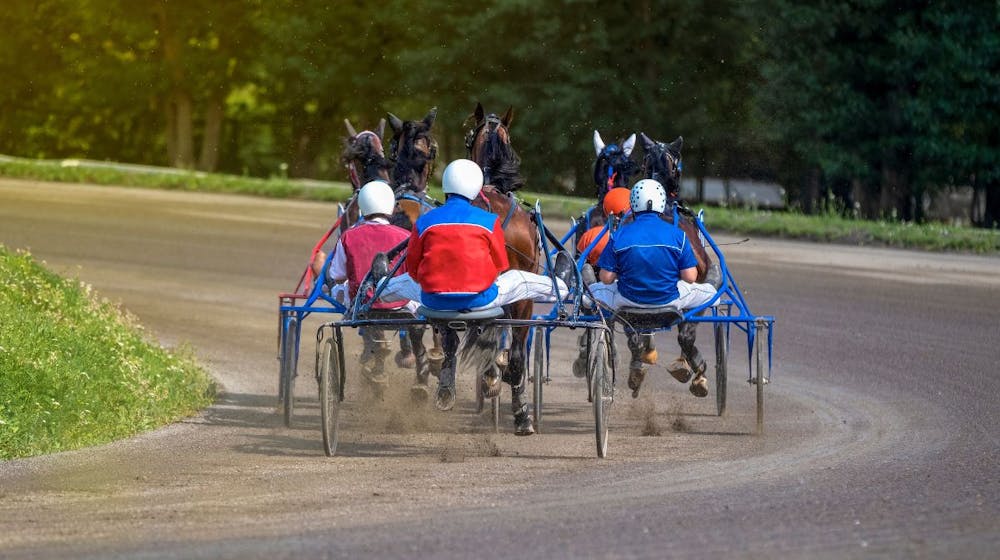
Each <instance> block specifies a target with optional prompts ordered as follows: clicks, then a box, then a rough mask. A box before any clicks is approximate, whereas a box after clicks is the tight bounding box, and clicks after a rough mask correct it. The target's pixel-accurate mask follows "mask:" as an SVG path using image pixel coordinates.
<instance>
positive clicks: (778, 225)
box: [705, 208, 1000, 253]
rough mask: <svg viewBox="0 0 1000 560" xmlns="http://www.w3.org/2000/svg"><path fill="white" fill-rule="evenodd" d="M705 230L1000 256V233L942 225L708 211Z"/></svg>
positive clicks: (779, 213) (797, 214)
mask: <svg viewBox="0 0 1000 560" xmlns="http://www.w3.org/2000/svg"><path fill="white" fill-rule="evenodd" d="M705 226H706V228H708V230H709V231H715V230H722V231H729V232H736V233H739V234H757V235H764V236H769V237H782V238H788V239H805V240H810V241H821V242H828V243H842V244H849V245H874V246H885V247H900V248H913V249H924V250H928V251H960V252H972V253H996V252H998V251H1000V231H997V230H988V229H979V228H971V227H954V226H947V225H944V224H938V223H927V224H913V223H899V222H888V221H867V220H852V219H847V218H843V217H840V216H836V215H823V216H806V215H804V214H799V213H795V212H773V211H766V210H735V209H731V208H708V209H706V210H705Z"/></svg>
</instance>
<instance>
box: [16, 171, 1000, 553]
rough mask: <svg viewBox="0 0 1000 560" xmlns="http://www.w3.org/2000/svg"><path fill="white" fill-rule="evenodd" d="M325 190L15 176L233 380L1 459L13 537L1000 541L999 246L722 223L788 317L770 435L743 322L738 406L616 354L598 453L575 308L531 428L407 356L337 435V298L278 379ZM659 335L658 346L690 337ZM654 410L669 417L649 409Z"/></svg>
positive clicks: (710, 546) (139, 302) (765, 306)
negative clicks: (326, 417) (290, 405)
mask: <svg viewBox="0 0 1000 560" xmlns="http://www.w3.org/2000/svg"><path fill="white" fill-rule="evenodd" d="M330 212H331V209H330V207H329V206H325V205H318V204H311V203H299V202H274V201H264V200H257V199H250V198H241V197H226V196H211V195H201V196H197V195H190V194H182V193H169V192H155V191H141V190H131V189H114V188H98V187H81V186H69V185H46V184H39V183H31V182H23V181H0V242H2V243H4V244H6V245H7V246H8V247H12V248H15V247H30V248H31V250H32V252H33V253H34V254H35V256H36V257H38V258H41V259H44V260H45V261H47V263H48V264H49V266H50V267H52V268H54V269H56V270H58V271H60V272H63V273H66V274H71V275H77V276H79V277H80V278H81V279H84V280H86V281H88V282H90V283H92V284H94V285H95V287H97V289H98V290H99V291H100V292H101V293H103V294H104V295H107V296H109V297H111V298H113V299H120V300H121V301H122V302H123V304H124V305H125V306H126V307H127V308H129V309H130V310H131V311H133V312H134V313H135V314H137V315H138V316H139V317H140V319H141V321H142V322H143V323H144V324H145V325H146V326H147V327H148V328H149V330H150V331H151V332H152V333H154V334H155V335H156V336H158V337H159V338H160V340H162V341H163V342H164V343H165V344H168V345H172V344H176V343H179V342H184V341H186V342H190V343H191V344H192V345H193V346H194V347H195V349H196V352H197V355H198V356H199V357H200V358H201V360H202V361H203V363H205V364H206V365H207V366H208V367H209V368H210V370H211V371H212V373H213V375H214V376H215V377H216V378H217V379H218V380H219V381H220V383H221V384H222V386H223V387H224V389H225V392H224V393H223V395H222V397H221V399H220V401H219V403H218V404H216V405H215V406H213V407H211V408H210V409H209V410H207V411H206V412H205V414H203V415H202V416H200V417H197V418H193V419H190V420H188V421H185V422H182V423H180V424H177V425H174V426H170V427H167V428H164V429H162V430H158V431H156V432H153V433H150V434H146V435H143V436H140V437H137V438H134V439H132V440H128V441H124V442H118V443H115V444H112V445H107V446H103V447H99V448H93V449H86V450H81V451H77V452H72V453H63V454H59V455H55V456H49V457H39V458H34V459H28V460H20V461H10V462H6V463H0V557H4V558H22V557H23V558H28V557H32V558H34V557H72V558H80V557H100V558H107V557H143V558H145V557H155V558H159V557H167V558H219V557H222V558H245V557H279V558H280V557H296V558H305V557H355V556H360V555H367V556H378V557H413V556H429V555H431V554H432V553H433V554H434V555H436V556H439V557H470V556H476V557H505V558H509V557H512V556H521V555H539V556H541V557H570V556H599V557H622V556H624V557H656V558H660V557H664V556H670V557H704V556H706V555H708V556H727V557H728V556H749V555H751V554H753V555H765V556H761V557H768V556H775V555H777V556H795V557H802V556H809V557H814V556H836V557H844V556H849V557H853V556H868V555H887V556H891V557H907V558H909V557H932V556H933V557H940V556H944V557H987V556H991V555H993V554H995V550H996V548H997V546H998V545H1000V465H998V453H997V450H998V449H1000V427H998V423H997V420H996V419H997V416H998V413H1000V403H998V397H997V395H998V394H1000V381H998V377H997V375H996V363H997V359H998V358H1000V351H998V350H997V348H998V343H1000V332H998V329H997V327H996V316H997V313H998V312H1000V259H997V258H995V257H989V258H984V257H972V256H962V255H937V254H927V253H919V252H908V251H890V250H882V249H860V248H849V247H833V246H823V245H813V244H804V243H794V242H779V241H765V240H753V241H751V242H750V243H748V244H743V245H734V246H729V247H726V255H727V259H728V261H729V265H730V268H731V269H732V271H733V273H734V275H735V276H736V278H737V279H738V280H739V281H740V284H741V286H742V287H743V289H744V292H745V294H746V296H747V298H748V300H749V301H750V303H751V306H752V308H753V309H754V310H755V311H757V312H760V313H769V314H772V315H774V316H776V317H777V318H778V323H777V327H776V356H775V366H776V369H775V372H774V378H773V383H772V384H771V385H769V386H768V389H767V399H768V400H767V405H768V408H767V418H766V424H767V433H766V435H764V436H763V437H754V436H752V435H750V432H751V431H752V429H753V423H754V416H753V400H752V396H753V394H752V393H753V392H752V390H751V388H750V386H749V385H746V384H745V383H744V382H743V380H744V379H745V372H746V358H745V343H743V342H741V341H739V339H735V340H734V344H733V349H732V352H731V358H730V371H731V373H730V377H729V387H730V389H729V395H730V398H729V406H728V412H727V414H726V416H724V417H722V418H719V417H716V416H715V414H714V399H712V398H709V399H695V398H694V397H692V396H691V395H690V394H688V393H687V390H686V389H685V388H684V387H682V386H680V385H678V384H677V383H676V382H674V381H673V380H672V379H670V378H669V376H668V375H667V374H666V372H665V371H664V370H662V369H659V370H657V371H654V372H653V374H652V375H651V379H650V380H649V381H648V382H647V383H648V386H647V387H646V390H645V391H644V396H643V397H642V398H640V399H639V400H637V401H632V399H630V398H629V397H628V394H627V391H626V390H625V388H624V383H622V382H621V381H620V382H619V392H618V399H617V401H616V404H615V409H614V416H613V419H612V426H611V440H610V457H609V458H608V459H606V460H599V459H596V458H595V457H594V442H593V433H592V432H593V424H592V419H591V416H590V409H589V407H588V406H587V403H586V401H585V397H586V393H585V389H584V387H583V384H582V383H581V382H580V381H579V380H577V379H575V378H573V377H572V375H571V374H570V373H569V362H570V360H571V359H572V355H573V344H574V343H575V338H576V335H575V333H562V334H557V335H555V336H554V337H553V341H554V344H555V347H556V350H555V352H556V356H555V357H554V358H553V364H554V373H553V382H552V384H550V385H549V386H547V387H546V408H545V411H546V416H545V424H544V433H542V434H540V435H537V436H534V437H531V438H515V437H514V436H512V435H510V432H511V426H510V420H509V415H506V414H505V415H504V420H505V422H506V424H505V429H504V433H501V434H498V435H495V434H493V433H492V431H491V430H490V428H489V426H488V424H487V422H486V420H485V418H479V417H477V416H475V415H473V414H472V409H471V407H472V403H471V381H468V382H467V383H463V381H467V380H464V379H460V381H459V383H460V394H459V398H460V403H459V406H458V407H456V410H455V411H453V412H451V413H449V414H440V413H436V412H433V411H431V410H428V409H418V410H414V409H413V408H412V407H411V406H410V405H409V403H408V400H407V399H406V398H405V389H406V387H407V385H408V382H409V377H408V376H409V373H408V372H399V373H398V374H396V377H395V378H394V380H395V381H396V383H394V389H395V390H394V392H393V394H390V395H389V397H388V398H387V399H386V401H384V402H382V403H374V404H373V403H367V404H366V403H365V401H364V399H363V395H360V394H359V393H360V387H359V384H358V383H357V382H356V377H355V378H354V379H355V381H354V382H353V383H352V381H351V380H349V384H351V385H350V386H349V391H350V393H349V399H350V408H349V409H348V411H347V416H346V418H345V422H344V424H343V429H344V433H345V435H344V437H343V439H342V442H341V446H340V449H339V451H340V453H341V455H340V456H338V457H335V458H332V459H328V458H326V457H324V456H323V453H322V451H321V449H320V436H319V424H318V416H317V410H316V398H315V391H316V386H315V383H314V381H313V380H312V378H311V374H312V369H313V368H312V356H311V352H312V348H313V343H312V341H311V339H310V333H311V332H313V330H314V328H315V325H317V324H318V323H319V319H315V320H313V322H312V323H311V324H307V328H306V329H304V331H305V333H306V335H305V336H304V342H303V353H304V357H303V360H302V363H301V371H302V376H301V377H300V378H299V383H298V386H297V394H298V396H299V397H300V399H299V400H300V403H301V406H300V408H299V410H300V412H299V416H298V418H297V422H296V425H295V426H294V427H293V428H291V429H286V428H284V427H283V425H282V424H281V422H280V420H279V417H278V416H277V415H276V414H275V413H274V405H275V394H276V371H277V363H276V361H275V335H276V320H277V319H276V312H275V308H276V303H277V300H276V297H275V294H276V293H277V292H279V291H283V290H287V289H289V288H291V287H292V285H293V284H294V281H295V280H296V279H297V278H298V274H299V272H300V271H301V269H302V267H303V266H304V260H305V258H306V256H307V252H308V250H309V248H310V247H311V246H312V244H313V242H314V241H315V240H316V239H317V238H318V237H319V236H320V235H321V234H322V233H323V231H324V228H325V227H326V226H327V225H328V224H329V222H330V220H331V216H330V215H329V214H330ZM708 215H709V225H711V224H710V219H711V213H710V212H709V213H708ZM722 240H723V241H725V239H722ZM701 335H702V337H703V340H702V343H701V345H702V349H703V351H706V353H707V350H708V349H709V348H710V341H711V337H710V336H709V333H708V330H707V329H704V328H703V332H701ZM658 346H659V347H660V349H661V361H662V362H663V363H666V361H668V357H669V355H670V354H671V353H673V352H675V351H676V343H675V342H674V341H673V340H672V339H671V337H668V336H662V337H661V338H660V339H659V343H658ZM354 351H355V352H356V351H357V345H355V346H354ZM560 368H561V369H560ZM462 389H464V390H462ZM710 397H711V396H710ZM650 424H652V425H654V426H655V427H657V428H659V430H660V431H661V435H660V436H658V437H645V436H642V435H641V433H642V431H643V430H644V429H645V428H647V426H648V425H650Z"/></svg>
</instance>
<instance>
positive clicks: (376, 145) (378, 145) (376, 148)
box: [345, 130, 385, 191]
mask: <svg viewBox="0 0 1000 560" xmlns="http://www.w3.org/2000/svg"><path fill="white" fill-rule="evenodd" d="M367 136H370V137H371V139H372V140H371V146H372V152H373V154H372V155H369V156H368V158H366V159H365V160H364V161H362V162H361V163H362V164H363V165H364V166H365V168H367V167H368V166H369V165H371V164H372V163H373V162H376V161H377V160H378V158H380V157H381V158H383V159H384V158H385V152H383V151H382V139H381V138H379V137H378V134H375V133H374V132H372V131H370V130H363V131H361V132H359V133H358V134H357V136H355V137H354V138H353V139H352V140H353V141H354V142H355V143H357V142H359V141H360V140H361V138H363V137H367ZM345 167H347V173H348V175H349V176H350V179H351V184H352V185H353V186H354V190H355V191H357V190H358V189H360V188H361V187H362V184H361V178H360V177H358V169H357V166H356V165H355V164H354V161H353V160H351V161H349V162H348V163H347V165H346V166H345Z"/></svg>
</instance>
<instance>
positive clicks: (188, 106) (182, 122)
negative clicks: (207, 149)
mask: <svg viewBox="0 0 1000 560" xmlns="http://www.w3.org/2000/svg"><path fill="white" fill-rule="evenodd" d="M193 105H194V103H193V102H192V100H191V94H189V93H188V92H186V91H183V90H177V91H175V92H174V93H173V94H172V95H171V100H170V109H169V110H172V111H173V112H174V130H173V133H174V146H175V148H176V150H177V153H176V157H175V158H174V160H173V161H172V162H171V165H173V166H174V167H180V168H183V169H191V168H192V167H193V166H194V126H193V124H192V114H191V113H192V112H193V109H192V107H193Z"/></svg>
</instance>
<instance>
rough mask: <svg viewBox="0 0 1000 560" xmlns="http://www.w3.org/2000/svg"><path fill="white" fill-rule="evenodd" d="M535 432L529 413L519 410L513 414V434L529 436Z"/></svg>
mask: <svg viewBox="0 0 1000 560" xmlns="http://www.w3.org/2000/svg"><path fill="white" fill-rule="evenodd" d="M534 433H535V423H534V422H533V421H532V419H531V415H530V414H528V413H527V412H520V413H518V414H515V415H514V435H515V436H530V435H534Z"/></svg>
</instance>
